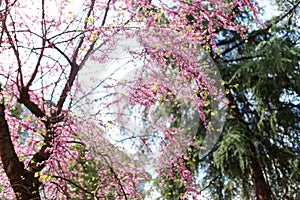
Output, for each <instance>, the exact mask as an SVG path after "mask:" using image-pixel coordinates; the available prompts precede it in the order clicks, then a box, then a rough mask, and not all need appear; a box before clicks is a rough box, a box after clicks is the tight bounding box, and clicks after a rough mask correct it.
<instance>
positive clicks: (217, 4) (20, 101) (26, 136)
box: [0, 0, 257, 200]
mask: <svg viewBox="0 0 300 200" xmlns="http://www.w3.org/2000/svg"><path fill="white" fill-rule="evenodd" d="M0 2H1V5H0V14H1V16H0V19H1V28H0V56H1V59H0V156H1V172H0V174H1V175H0V179H1V181H0V190H1V199H23V200H27V199H72V198H73V199H105V198H114V199H143V198H145V196H144V195H145V194H144V193H143V190H141V189H140V185H141V183H142V182H146V181H148V180H149V174H148V173H147V172H146V171H145V169H144V168H143V167H141V164H140V163H137V162H136V161H128V159H129V158H128V156H127V155H126V153H124V151H122V150H120V149H118V148H117V147H116V146H115V145H113V144H112V143H111V142H110V140H109V137H110V135H109V134H107V123H108V122H107V123H105V120H101V119H100V118H98V117H97V116H96V115H97V114H98V115H101V114H102V116H103V115H105V114H104V113H101V112H102V110H101V109H99V110H98V111H97V112H94V114H93V115H95V116H94V118H93V119H92V114H89V113H91V112H89V111H88V110H84V106H78V105H80V103H82V104H85V103H88V101H84V100H83V99H84V97H85V96H86V95H83V96H82V97H80V98H77V97H76V94H77V93H78V92H79V93H80V92H83V93H84V92H85V94H88V93H87V91H85V88H84V86H83V85H82V84H81V83H80V82H79V81H78V77H79V76H78V74H79V73H80V71H81V70H84V68H85V67H87V61H88V60H89V59H92V60H93V62H97V63H103V62H105V61H106V60H107V59H108V58H109V52H110V51H111V49H112V48H113V42H111V38H113V37H114V36H115V35H117V34H120V33H122V34H125V35H128V37H130V36H129V35H130V34H134V33H135V31H137V30H138V31H140V30H149V31H144V32H143V34H139V33H140V32H139V33H137V35H140V37H139V38H140V40H139V42H140V45H141V46H142V47H144V48H143V51H142V52H139V53H138V52H136V53H135V56H139V57H142V58H144V61H145V64H144V65H143V70H142V71H143V73H144V74H145V73H146V74H147V75H143V73H137V76H136V77H135V79H134V80H135V83H137V82H138V84H135V85H134V86H133V85H130V84H129V83H128V82H127V83H126V84H124V85H123V86H124V87H123V88H124V90H123V91H122V95H119V96H118V94H110V95H115V96H116V97H115V98H110V99H109V100H111V102H109V101H107V100H106V101H105V100H103V102H102V103H101V99H100V104H102V105H106V108H111V107H113V106H114V105H115V104H118V105H120V102H121V101H122V100H124V99H125V100H126V105H127V106H132V105H140V106H142V107H143V108H144V109H145V110H146V111H149V110H150V108H151V106H153V105H157V103H162V102H164V103H168V102H172V103H173V104H180V101H179V100H178V98H177V99H176V96H177V95H178V93H180V92H178V91H181V90H180V87H181V85H180V84H176V83H177V82H178V81H181V82H184V83H186V84H190V86H191V88H192V90H193V91H194V92H193V93H191V94H188V95H186V96H183V97H182V99H183V100H184V101H188V102H190V103H191V105H192V106H194V107H195V108H196V109H197V110H198V113H199V116H200V118H201V120H202V121H205V115H204V113H203V112H204V111H203V107H204V105H205V104H206V103H207V101H208V94H209V95H215V96H216V98H218V94H217V93H214V92H213V89H212V88H211V86H210V84H209V83H208V82H209V81H210V80H209V79H206V78H205V76H204V75H203V73H202V72H201V71H199V67H198V66H197V64H196V63H197V59H196V58H193V57H191V56H189V55H188V54H182V53H181V52H185V51H186V50H187V49H189V51H191V52H195V53H197V52H196V51H197V48H198V47H199V45H200V46H202V47H204V49H206V50H209V49H211V48H215V43H214V38H215V37H216V32H217V30H218V28H225V29H230V30H234V31H237V32H239V33H240V34H243V32H244V30H245V28H244V27H242V26H240V25H239V24H236V23H235V20H234V17H235V16H234V12H233V10H234V9H236V8H239V9H248V10H249V11H251V12H252V13H253V15H254V16H255V17H256V14H257V11H256V9H255V7H254V6H255V5H254V4H253V3H252V2H250V0H232V1H223V0H206V1H204V0H203V1H202V0H195V1H194V0H191V1H188V0H186V1H185V0H183V1H178V0H170V1H165V0H158V1H142V0H130V1H127V0H105V1H99V0H87V1H78V2H77V1H72V0H49V1H45V0H41V1H19V0H2V1H0ZM170 32H172V33H176V34H175V35H173V36H172V34H169V33H170ZM154 33H156V34H154ZM157 33H159V34H157ZM153 34H154V35H155V39H153V41H149V38H150V39H151V38H153V37H152V36H153ZM147 38H148V42H145V39H147ZM151 40H152V39H151ZM151 42H152V43H153V44H155V45H149V43H151ZM106 43H110V46H109V47H107V46H106V47H103V46H104V44H106ZM166 45H167V47H168V48H167V49H166V48H164V47H165V46H166ZM102 47H103V48H102ZM95 50H99V51H98V53H97V54H95ZM216 50H217V49H216ZM99 52H100V53H99ZM167 65H169V66H172V69H173V70H174V69H175V71H176V70H177V71H176V72H174V73H175V74H173V75H174V76H172V77H173V78H174V77H176V78H177V79H178V80H177V79H176V81H174V82H173V83H172V80H168V79H166V78H165V76H162V75H161V74H163V72H166V70H165V68H164V66H167ZM153 66H155V67H153ZM160 70H162V71H160ZM158 72H159V73H158ZM155 74H156V75H155ZM157 74H160V75H157ZM169 74H170V73H169ZM174 80H175V79H174ZM125 86H126V87H125ZM106 87H107V88H112V87H119V86H117V85H116V84H111V85H106ZM81 100H82V102H80V101H81ZM93 105H95V104H93ZM122 105H125V104H122ZM78 108H81V111H82V112H81V114H80V115H78V112H77V111H78ZM120 108H122V107H119V110H120ZM75 110H77V111H75ZM148 117H149V116H148ZM152 117H153V116H152ZM115 120H118V119H117V118H116V119H115ZM168 120H169V121H172V116H168V118H167V121H168ZM154 121H155V120H154ZM156 122H157V123H155V122H152V124H151V127H152V129H151V131H152V133H153V132H155V131H156V132H160V137H161V138H162V140H161V141H160V142H159V143H158V144H157V145H158V146H159V147H158V148H160V150H161V151H162V153H161V154H160V158H158V159H157V160H156V161H157V165H156V168H155V169H156V171H157V173H158V174H159V175H160V174H167V176H168V177H170V178H172V177H173V174H174V173H175V172H174V171H172V170H170V168H167V167H166V166H167V165H168V164H170V165H172V166H173V167H174V166H175V167H176V174H177V175H176V176H177V177H178V176H179V177H180V180H179V181H181V182H182V183H183V184H184V186H185V187H186V189H187V195H192V196H194V197H195V196H197V195H200V194H199V191H197V189H196V187H195V179H194V178H193V176H192V174H191V172H189V171H188V170H187V169H185V167H184V165H182V161H181V159H182V158H184V155H183V154H182V152H181V153H176V152H175V153H174V154H172V156H165V155H167V154H165V153H167V152H170V151H171V150H170V149H171V148H170V146H172V144H175V141H176V140H181V139H182V138H179V137H178V136H177V134H176V133H177V132H178V131H179V130H176V128H172V127H167V126H166V125H165V122H158V121H156ZM109 123H114V122H110V121H109ZM159 124H162V126H159ZM164 125H165V126H164ZM206 125H207V126H206V127H207V128H209V124H206ZM134 136H135V134H134V133H132V136H131V138H134ZM137 137H138V136H137V135H136V138H137ZM139 140H140V144H143V142H144V141H145V140H144V138H142V137H140V138H139ZM182 141H183V142H182V143H181V145H186V146H188V145H195V146H197V145H196V144H193V140H182ZM144 145H145V147H147V145H146V143H144ZM149 148H151V147H148V150H149ZM177 148H179V147H177V146H176V145H173V146H172V149H177ZM199 148H200V147H199ZM127 161H128V162H127ZM88 183H91V185H90V186H88ZM162 185H163V183H162ZM182 198H185V197H182Z"/></svg>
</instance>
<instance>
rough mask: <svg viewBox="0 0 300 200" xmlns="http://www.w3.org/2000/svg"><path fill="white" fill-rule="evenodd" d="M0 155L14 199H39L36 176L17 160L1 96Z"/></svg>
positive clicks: (38, 185)
mask: <svg viewBox="0 0 300 200" xmlns="http://www.w3.org/2000/svg"><path fill="white" fill-rule="evenodd" d="M0 89H1V88H0ZM0 92H1V91H0ZM0 98H1V97H0ZM0 157H1V160H2V165H3V168H4V171H5V173H6V175H7V177H8V179H9V182H10V184H11V186H12V188H13V190H14V193H15V195H16V199H17V200H33V199H34V200H38V199H40V193H39V187H40V185H41V183H40V182H39V180H38V177H34V172H31V171H28V170H26V169H25V168H24V163H23V162H20V161H19V158H18V156H17V154H16V152H15V149H14V146H13V143H12V140H11V135H10V132H9V127H8V123H7V121H6V119H5V106H4V99H3V97H2V99H0Z"/></svg>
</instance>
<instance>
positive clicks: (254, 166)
mask: <svg viewBox="0 0 300 200" xmlns="http://www.w3.org/2000/svg"><path fill="white" fill-rule="evenodd" d="M249 146H250V149H251V156H250V160H251V164H250V174H251V179H252V182H253V186H254V190H255V194H256V198H257V200H272V199H273V198H272V191H271V189H270V186H269V184H268V183H267V182H266V179H265V177H264V175H263V171H262V168H261V166H260V164H259V162H258V160H257V153H256V150H255V146H254V145H253V143H251V142H250V144H249Z"/></svg>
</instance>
